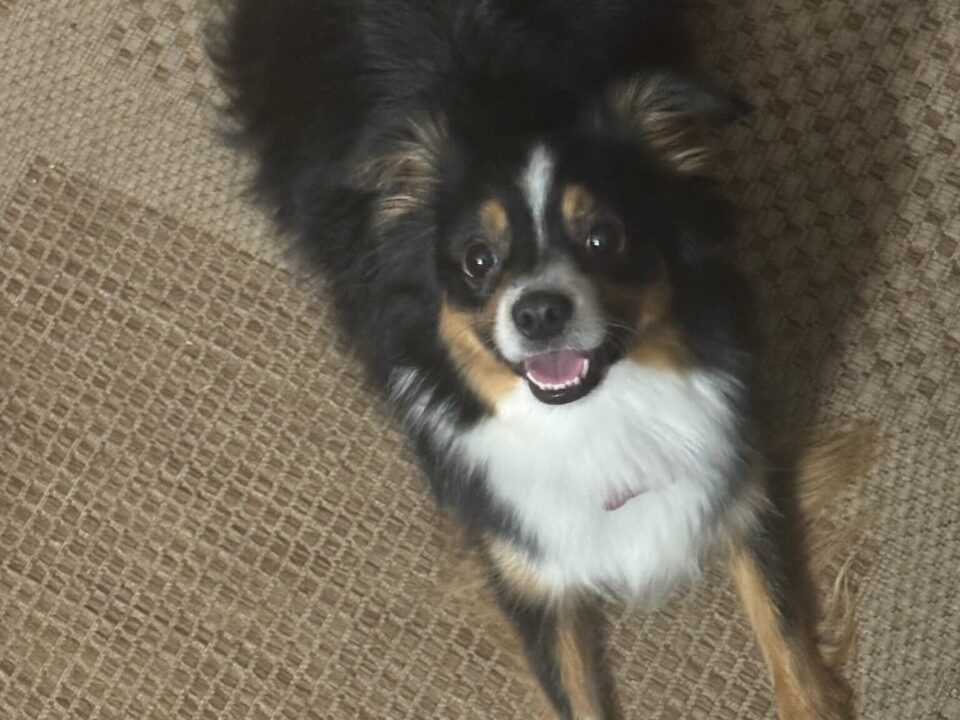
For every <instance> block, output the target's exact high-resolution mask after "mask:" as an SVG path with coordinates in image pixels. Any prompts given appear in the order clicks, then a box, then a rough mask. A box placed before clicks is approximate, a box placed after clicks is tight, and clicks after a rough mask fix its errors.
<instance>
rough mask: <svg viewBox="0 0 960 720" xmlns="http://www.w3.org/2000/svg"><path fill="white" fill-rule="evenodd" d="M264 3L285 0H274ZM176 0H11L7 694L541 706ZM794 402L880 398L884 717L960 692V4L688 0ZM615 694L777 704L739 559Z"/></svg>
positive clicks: (4, 547) (627, 632)
mask: <svg viewBox="0 0 960 720" xmlns="http://www.w3.org/2000/svg"><path fill="white" fill-rule="evenodd" d="M264 1H265V2H268V1H269V0H264ZM208 12H209V10H208V9H207V6H205V5H203V4H199V3H197V4H195V3H191V2H190V1H189V0H0V469H2V475H0V718H3V719H7V718H9V719H11V720H21V719H24V720H25V719H31V720H32V719H34V718H88V717H90V718H387V719H389V720H393V719H398V720H399V719H401V718H411V719H420V718H458V719H460V718H462V719H464V720H469V719H479V718H498V719H500V718H502V719H506V718H511V719H512V718H530V717H535V716H536V714H535V713H536V712H537V710H536V708H537V707H538V704H537V702H538V700H537V694H536V692H535V690H533V689H532V688H531V687H530V685H529V684H528V683H527V681H526V680H525V679H523V676H522V675H521V674H518V673H517V672H516V669H515V668H516V660H515V656H514V651H515V648H513V647H512V646H511V645H510V643H509V642H506V641H504V640H503V639H502V638H503V636H504V632H503V628H502V627H500V626H499V625H498V624H497V623H496V622H495V621H492V620H489V619H485V618H484V616H483V615H482V612H481V608H480V607H479V606H478V602H476V601H474V596H475V595H476V594H477V593H476V592H475V589H473V588H458V587H456V586H455V583H453V584H451V581H450V580H449V579H447V578H448V576H449V575H450V573H449V572H448V569H449V568H450V566H451V561H450V559H449V558H451V556H453V555H454V554H455V552H454V551H455V546H454V543H453V542H452V541H451V540H450V539H448V536H447V534H446V533H445V532H444V531H442V530H440V529H439V525H438V523H437V521H436V519H435V518H434V516H433V513H432V510H431V507H430V505H429V503H428V502H427V501H426V499H425V497H424V494H423V493H422V492H421V489H420V478H419V476H418V473H417V470H416V468H415V465H414V464H413V463H412V462H411V457H410V454H409V453H408V451H407V450H406V449H405V446H404V445H403V443H402V441H401V439H400V437H399V435H398V433H397V432H396V431H395V430H394V429H393V428H391V427H390V425H389V424H388V423H387V422H386V421H384V420H383V419H381V415H380V413H379V409H378V406H377V403H376V401H375V400H374V399H373V398H371V397H370V396H369V395H368V394H367V393H365V392H364V390H363V389H362V388H361V387H360V384H359V381H358V373H357V372H356V370H355V368H354V367H353V365H352V363H351V362H350V360H349V359H347V358H346V357H345V356H344V355H343V354H342V351H341V348H340V347H339V346H338V344H337V341H336V340H335V338H334V336H333V335H332V333H331V328H330V323H329V318H328V314H327V313H326V312H325V310H324V304H323V302H322V299H318V298H317V297H316V295H317V293H316V291H315V290H312V289H311V288H310V287H308V286H307V285H306V284H305V283H303V282H298V280H297V277H296V274H295V273H294V272H293V271H292V270H291V268H290V267H288V266H287V265H286V264H285V263H284V261H283V259H282V256H281V254H280V253H279V252H278V247H279V245H278V244H277V243H276V241H275V239H273V238H272V237H271V235H270V232H269V229H268V228H267V227H266V226H265V223H264V222H263V220H262V219H261V217H260V216H259V215H258V213H257V212H255V211H254V210H252V209H251V208H250V207H248V205H247V204H246V203H245V201H244V200H243V199H242V197H241V190H242V188H243V186H244V182H245V178H246V173H247V171H248V168H247V167H246V166H244V165H243V163H242V162H240V161H239V160H237V159H235V158H234V157H232V156H231V155H230V154H229V153H228V152H227V151H225V150H224V149H223V148H221V147H220V145H218V143H217V142H216V141H215V139H214V137H213V134H212V132H211V128H212V127H213V126H214V125H215V113H214V111H213V105H214V102H215V100H216V99H217V97H218V96H217V92H216V90H215V88H214V84H213V82H212V78H211V73H210V71H209V69H208V68H207V66H206V64H205V62H204V59H203V54H202V51H201V46H200V40H199V38H200V31H201V28H202V26H203V22H204V20H205V18H206V17H207V15H208ZM697 23H698V26H699V27H700V29H701V35H702V37H703V41H704V43H705V47H706V57H705V61H706V62H707V63H709V64H710V65H712V66H713V67H715V68H716V69H717V72H718V73H719V74H720V75H721V76H723V77H724V78H725V79H726V80H727V81H729V82H732V83H734V84H736V85H737V86H739V87H740V88H742V89H743V90H745V91H746V93H747V94H748V95H749V97H751V98H752V100H753V101H754V102H755V104H756V107H757V112H756V115H755V117H754V119H753V121H752V124H751V125H749V126H745V127H742V128H738V129H737V130H735V131H734V132H733V133H732V134H731V136H730V147H731V154H730V157H731V161H730V165H729V168H728V170H727V172H726V176H727V177H726V182H727V183H728V185H729V187H730V189H731V193H732V194H733V195H734V197H735V198H736V199H737V201H738V202H739V203H740V204H741V205H742V206H743V207H744V208H745V209H746V210H747V215H748V220H747V223H746V228H745V237H746V243H747V247H746V249H745V252H744V262H745V263H746V265H747V267H748V269H749V271H750V272H751V274H752V275H753V276H754V277H755V278H756V280H757V282H758V285H759V288H760V292H761V297H762V298H763V301H764V306H765V308H766V313H765V325H766V328H767V330H768V332H769V336H770V338H771V344H772V348H771V356H772V357H771V362H770V372H771V376H772V378H773V380H774V382H775V387H777V389H778V390H779V392H781V393H782V398H781V399H778V404H779V405H780V407H781V408H782V409H783V410H784V413H785V416H786V417H788V418H791V419H792V421H793V422H795V423H796V424H798V425H799V424H803V423H806V422H813V421H818V422H819V421H822V422H838V421H843V420H846V419H851V418H861V419H873V420H875V421H877V422H879V424H880V426H881V428H882V430H883V431H884V433H885V434H886V437H887V443H886V451H885V455H884V458H883V460H882V462H881V465H880V467H879V468H878V469H877V470H876V471H875V472H874V473H873V474H872V475H870V477H868V478H867V479H866V480H865V481H864V482H863V484H862V485H861V487H860V490H859V491H858V493H857V496H856V498H855V499H853V500H852V502H851V503H850V504H848V505H847V506H846V507H845V509H844V510H843V511H842V512H845V513H847V514H849V515H856V514H859V513H866V512H874V513H876V519H875V521H874V523H873V524H872V525H871V527H870V529H869V530H868V532H867V534H866V535H865V536H864V537H863V539H862V541H861V542H860V544H859V548H858V553H857V560H856V561H855V563H854V565H853V569H852V572H853V574H854V578H855V580H856V582H857V585H858V587H859V593H858V596H857V607H858V611H859V617H860V626H861V632H860V635H861V642H860V654H859V658H858V660H857V661H856V662H855V663H854V664H852V666H851V667H850V668H849V675H850V677H851V678H852V680H853V684H854V686H855V689H856V691H857V695H858V701H857V702H858V705H859V708H860V712H861V717H862V718H871V719H873V718H876V719H884V720H886V719H894V720H899V719H908V720H912V719H924V720H926V719H930V720H960V600H958V596H960V580H958V577H960V487H958V449H960V448H958V442H960V425H958V422H960V421H958V415H960V413H958V406H960V371H958V356H960V250H958V243H960V212H958V209H960V165H958V161H960V151H958V142H960V6H958V5H957V4H956V2H955V0H929V1H928V2H923V1H922V0H703V2H701V9H700V11H699V14H698V17H697ZM612 622H613V625H614V628H613V635H614V647H613V649H612V651H611V655H612V659H613V662H614V664H615V666H616V668H617V675H618V677H619V682H620V686H621V693H622V698H623V704H624V708H625V710H626V717H627V718H649V719H654V718H662V719H667V718H671V719H681V718H682V719H683V720H687V719H691V718H693V719H696V718H711V719H714V718H715V719H717V720H731V719H733V718H744V719H753V718H770V717H772V715H771V710H770V701H769V698H768V692H769V691H768V686H767V681H766V678H765V676H764V673H763V670H762V667H761V664H760V662H759V659H758V653H757V651H756V649H755V647H754V644H753V641H752V639H751V637H750V634H749V632H748V631H747V629H746V627H745V624H744V621H743V620H742V618H741V616H740V614H739V611H738V610H737V609H736V605H735V603H734V601H733V598H732V595H731V592H730V590H729V588H728V586H727V584H726V582H725V581H724V580H723V579H722V575H720V574H717V573H715V572H712V573H710V574H709V575H708V576H707V578H706V579H705V581H704V582H702V583H701V584H699V585H698V586H697V587H695V588H694V589H692V590H691V591H689V592H688V593H685V594H682V595H680V596H678V597H677V598H676V599H675V600H674V601H673V602H672V603H671V604H669V605H668V606H667V607H666V608H664V609H663V610H662V611H660V612H657V613H653V614H649V615H641V614H636V613H621V612H619V611H614V613H613V617H612Z"/></svg>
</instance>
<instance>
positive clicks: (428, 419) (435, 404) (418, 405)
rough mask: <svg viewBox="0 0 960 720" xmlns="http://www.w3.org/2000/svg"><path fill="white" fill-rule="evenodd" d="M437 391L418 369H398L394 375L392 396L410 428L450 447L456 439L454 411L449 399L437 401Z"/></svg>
mask: <svg viewBox="0 0 960 720" xmlns="http://www.w3.org/2000/svg"><path fill="white" fill-rule="evenodd" d="M435 393H436V388H435V387H433V386H432V385H431V384H430V383H428V382H426V381H425V380H424V379H423V376H422V375H421V373H420V372H418V371H417V370H416V369H415V368H412V367H398V368H395V369H394V370H393V371H392V372H391V373H390V397H391V398H392V399H393V401H394V402H395V403H396V405H397V407H398V408H400V411H401V413H402V415H403V419H404V420H405V421H406V423H407V426H408V427H410V428H411V429H412V430H414V431H416V432H418V433H419V432H423V431H426V432H427V435H428V437H429V438H431V439H432V440H433V441H434V442H436V443H437V444H438V445H448V444H449V443H450V442H452V441H453V439H454V437H455V436H456V432H457V429H456V425H455V424H454V422H453V420H452V419H451V418H452V417H453V408H452V407H451V406H450V401H449V400H441V401H437V399H436V398H435V397H434V394H435Z"/></svg>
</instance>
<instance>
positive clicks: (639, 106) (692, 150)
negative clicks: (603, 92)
mask: <svg viewBox="0 0 960 720" xmlns="http://www.w3.org/2000/svg"><path fill="white" fill-rule="evenodd" d="M608 99H609V103H610V106H611V107H612V108H613V110H614V112H615V113H617V115H618V116H619V117H620V118H621V119H622V120H623V122H624V123H626V124H627V126H628V127H630V128H631V129H632V130H633V132H634V133H636V135H637V136H638V137H639V138H640V139H642V140H644V141H645V142H646V143H647V144H649V145H650V146H651V147H653V148H654V149H655V150H656V151H657V152H659V153H660V155H661V156H662V157H663V159H664V160H665V161H666V162H667V164H668V165H670V166H671V167H672V168H674V169H675V170H676V171H677V172H680V173H683V174H691V175H692V174H703V173H705V172H706V171H707V170H708V168H709V165H710V160H711V151H710V148H709V147H708V146H707V144H706V142H705V139H704V135H705V131H704V128H701V127H699V126H698V124H697V123H696V122H695V120H694V118H692V117H690V115H689V114H687V113H684V112H681V111H678V110H676V109H674V107H673V105H672V103H671V100H672V98H671V97H670V95H669V94H668V93H666V92H665V91H664V90H663V89H662V88H661V87H660V86H659V85H658V83H656V82H655V81H651V80H649V79H648V78H634V79H632V80H629V81H627V82H624V83H620V84H619V85H617V86H615V87H614V88H613V89H612V90H611V91H610V93H609V98H608Z"/></svg>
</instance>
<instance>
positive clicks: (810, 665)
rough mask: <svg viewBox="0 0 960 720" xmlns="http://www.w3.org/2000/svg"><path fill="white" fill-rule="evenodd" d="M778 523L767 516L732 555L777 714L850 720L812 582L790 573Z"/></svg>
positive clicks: (798, 719)
mask: <svg viewBox="0 0 960 720" xmlns="http://www.w3.org/2000/svg"><path fill="white" fill-rule="evenodd" d="M779 522H782V518H780V517H779V516H777V515H776V514H775V513H774V512H773V511H768V513H767V514H766V515H765V517H763V518H761V522H760V525H759V526H758V527H756V528H754V529H753V530H752V531H750V532H748V533H747V534H746V535H744V536H743V537H742V538H740V540H739V541H738V542H737V543H736V544H735V546H734V547H733V551H732V553H731V567H732V570H733V577H734V580H735V582H736V586H737V591H738V593H739V595H740V599H741V601H742V602H743V606H744V609H745V610H746V614H747V617H748V618H749V620H750V624H751V625H752V626H753V629H754V632H755V633H756V636H757V640H758V642H759V645H760V650H761V652H762V654H763V657H764V660H765V661H766V663H767V668H768V670H769V672H770V677H771V680H772V682H773V690H774V695H775V700H776V706H777V711H778V713H779V716H780V718H781V719H782V720H849V719H850V718H851V717H852V711H851V709H850V702H849V700H850V699H849V693H848V692H847V690H846V687H845V686H844V684H843V683H842V682H841V681H840V680H838V679H837V678H836V677H835V676H834V674H833V673H832V671H831V670H830V669H829V668H828V667H827V665H826V663H825V662H824V660H823V657H822V655H821V654H820V651H819V648H818V647H817V641H816V635H815V631H814V625H813V620H812V618H811V613H810V612H809V604H808V603H807V602H806V601H805V599H804V595H803V592H802V591H803V590H804V589H805V588H804V587H803V585H802V584H803V583H806V582H807V581H806V579H805V578H801V577H799V574H798V573H795V572H791V569H792V565H791V561H790V560H788V556H787V555H786V553H785V552H784V551H785V548H784V547H783V544H784V543H783V541H782V540H780V539H779V538H780V537H781V536H782V534H781V533H779V532H777V530H776V527H775V526H776V524H777V523H779ZM807 587H809V585H807Z"/></svg>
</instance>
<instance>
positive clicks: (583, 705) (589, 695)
mask: <svg viewBox="0 0 960 720" xmlns="http://www.w3.org/2000/svg"><path fill="white" fill-rule="evenodd" d="M589 632H590V628H585V627H583V626H582V624H581V623H579V622H578V620H577V615H576V612H575V611H574V610H564V611H562V612H561V615H560V623H559V628H558V634H557V661H558V665H559V667H560V680H561V682H562V683H563V687H564V690H566V692H567V697H568V698H569V700H570V707H571V709H572V710H573V717H574V718H575V719H576V720H600V718H601V717H602V716H603V708H602V706H601V704H600V694H599V689H598V688H597V683H596V669H595V668H594V667H593V666H592V665H593V662H594V659H593V657H592V652H591V643H590V638H589V636H588V633H589Z"/></svg>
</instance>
